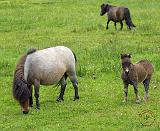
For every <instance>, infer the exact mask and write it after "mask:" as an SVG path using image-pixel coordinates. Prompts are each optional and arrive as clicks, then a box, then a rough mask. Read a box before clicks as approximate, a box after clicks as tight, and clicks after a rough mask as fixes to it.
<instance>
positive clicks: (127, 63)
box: [121, 54, 132, 75]
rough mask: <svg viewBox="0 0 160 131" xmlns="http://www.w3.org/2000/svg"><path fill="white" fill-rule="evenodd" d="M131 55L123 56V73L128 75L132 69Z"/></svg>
mask: <svg viewBox="0 0 160 131" xmlns="http://www.w3.org/2000/svg"><path fill="white" fill-rule="evenodd" d="M130 58H131V54H121V60H122V68H123V72H124V73H125V74H126V75H128V74H129V72H130V71H131V69H132V63H131V60H130Z"/></svg>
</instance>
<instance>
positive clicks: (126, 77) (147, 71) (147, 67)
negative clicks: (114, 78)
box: [121, 54, 154, 103]
mask: <svg viewBox="0 0 160 131" xmlns="http://www.w3.org/2000/svg"><path fill="white" fill-rule="evenodd" d="M130 58H131V55H130V54H129V55H128V54H121V60H122V68H123V70H122V75H121V77H122V80H123V83H124V92H125V101H127V99H128V98H127V93H128V85H129V84H131V85H133V86H134V91H135V94H136V102H137V103H139V102H140V98H139V96H138V83H141V82H142V83H143V84H144V88H145V100H147V99H148V90H149V83H150V80H151V76H152V74H153V71H154V69H153V65H152V64H151V63H150V62H149V61H148V60H141V61H139V62H138V63H136V64H132V63H131V61H130Z"/></svg>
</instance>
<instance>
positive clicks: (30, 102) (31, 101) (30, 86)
mask: <svg viewBox="0 0 160 131" xmlns="http://www.w3.org/2000/svg"><path fill="white" fill-rule="evenodd" d="M28 88H29V90H30V93H31V96H30V97H29V106H30V107H32V106H33V97H32V85H29V86H28Z"/></svg>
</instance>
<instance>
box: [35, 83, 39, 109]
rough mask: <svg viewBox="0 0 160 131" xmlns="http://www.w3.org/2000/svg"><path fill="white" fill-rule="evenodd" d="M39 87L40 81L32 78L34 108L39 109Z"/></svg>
mask: <svg viewBox="0 0 160 131" xmlns="http://www.w3.org/2000/svg"><path fill="white" fill-rule="evenodd" d="M39 87H40V82H39V81H38V80H34V93H35V94H34V96H35V98H36V109H37V110H39V109H40V104H39Z"/></svg>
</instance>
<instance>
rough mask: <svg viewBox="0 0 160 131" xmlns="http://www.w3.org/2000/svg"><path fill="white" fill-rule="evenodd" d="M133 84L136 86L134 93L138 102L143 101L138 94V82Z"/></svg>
mask: <svg viewBox="0 0 160 131" xmlns="http://www.w3.org/2000/svg"><path fill="white" fill-rule="evenodd" d="M132 84H133V87H134V93H135V95H136V103H138V104H139V103H140V102H141V99H140V97H139V95H138V85H137V82H132Z"/></svg>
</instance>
